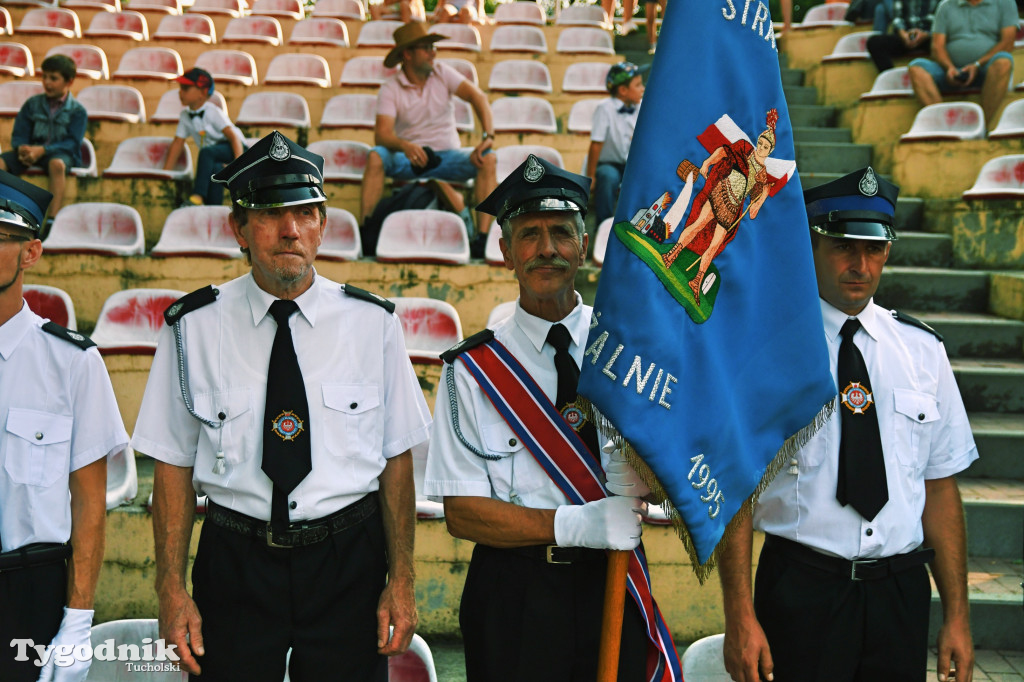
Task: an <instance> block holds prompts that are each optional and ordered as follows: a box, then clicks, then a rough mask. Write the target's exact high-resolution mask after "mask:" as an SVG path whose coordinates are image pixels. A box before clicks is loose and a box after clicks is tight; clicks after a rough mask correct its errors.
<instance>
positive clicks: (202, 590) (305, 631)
mask: <svg viewBox="0 0 1024 682" xmlns="http://www.w3.org/2000/svg"><path fill="white" fill-rule="evenodd" d="M386 575H387V551H386V545H385V541H384V527H383V525H382V522H381V515H380V513H379V512H375V513H374V514H373V515H371V516H370V517H368V518H366V519H365V520H363V521H362V522H359V523H357V524H356V525H354V526H352V527H350V528H347V529H345V530H343V531H341V532H339V533H335V534H333V535H330V536H329V537H328V538H327V539H326V540H324V541H322V542H319V543H316V544H313V545H308V546H305V547H296V548H291V549H279V548H274V547H269V546H268V545H267V542H266V540H264V539H259V538H251V537H246V536H244V535H241V534H239V533H236V532H235V531H232V530H228V529H225V528H222V527H219V526H216V525H214V524H213V523H209V522H207V523H204V524H203V530H202V534H201V535H200V538H199V550H198V552H197V554H196V560H195V564H194V565H193V567H192V584H193V598H194V599H195V602H196V605H197V606H198V608H199V615H200V616H201V617H202V619H203V625H202V631H203V646H204V649H205V650H206V654H205V655H204V656H202V657H200V658H197V660H198V662H199V665H200V666H202V669H203V670H202V676H201V677H196V676H192V677H191V678H190V679H191V680H192V681H193V682H263V681H265V682H281V680H282V679H283V678H284V672H285V658H286V654H287V651H288V649H289V648H291V650H292V655H291V662H290V664H289V666H288V673H289V676H290V677H291V679H292V680H293V682H327V681H329V680H337V681H339V682H341V681H344V682H384V681H385V680H387V679H388V669H387V657H386V656H380V655H378V654H377V602H378V600H379V598H380V594H381V591H382V590H383V589H384V585H385V579H386Z"/></svg>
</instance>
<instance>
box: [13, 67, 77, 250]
mask: <svg viewBox="0 0 1024 682" xmlns="http://www.w3.org/2000/svg"><path fill="white" fill-rule="evenodd" d="M42 71H43V94H41V95H34V96H32V97H29V98H28V99H27V100H25V103H24V104H23V105H21V109H20V110H18V115H17V116H16V117H15V119H14V129H13V130H12V132H11V148H10V149H9V150H8V151H6V152H4V153H3V154H0V170H4V171H8V172H9V173H11V174H13V175H21V174H22V173H24V172H25V171H26V170H28V169H29V167H31V166H42V167H43V168H45V169H46V174H47V175H48V176H49V177H50V193H51V194H53V200H52V201H51V202H50V208H49V211H48V213H47V214H46V215H47V217H46V220H45V223H44V225H43V228H42V232H41V234H42V238H44V239H45V238H46V235H47V234H49V232H50V227H51V226H52V225H53V216H55V215H57V212H58V211H60V209H61V207H62V206H63V205H64V189H65V184H66V183H65V177H66V176H67V174H68V173H70V172H71V169H72V168H73V167H75V166H81V165H82V140H83V139H85V124H86V122H87V120H88V116H87V114H86V112H85V107H83V106H82V105H81V104H79V102H78V100H76V99H75V97H74V95H72V94H71V85H72V84H73V83H74V82H75V76H76V75H77V74H78V69H77V68H76V67H75V62H74V61H73V60H72V59H71V58H70V57H67V56H65V55H62V54H55V55H51V56H49V57H47V58H46V59H44V60H43V63H42Z"/></svg>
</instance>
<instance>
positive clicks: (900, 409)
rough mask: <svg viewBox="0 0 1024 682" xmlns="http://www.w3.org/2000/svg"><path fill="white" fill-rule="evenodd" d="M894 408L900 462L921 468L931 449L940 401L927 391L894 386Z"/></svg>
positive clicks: (895, 435)
mask: <svg viewBox="0 0 1024 682" xmlns="http://www.w3.org/2000/svg"><path fill="white" fill-rule="evenodd" d="M893 409H894V410H895V412H896V414H895V415H893V428H894V431H895V433H894V434H893V435H894V437H895V442H896V445H897V451H896V455H897V457H898V459H899V461H900V464H902V465H903V466H907V467H912V468H914V469H915V470H916V469H923V468H924V465H925V464H926V463H927V461H928V452H929V450H930V449H931V439H932V431H933V430H934V428H935V425H936V423H937V422H938V420H939V403H938V401H937V400H936V399H935V396H933V395H931V394H929V393H921V392H920V391H913V390H910V389H906V388H895V389H893Z"/></svg>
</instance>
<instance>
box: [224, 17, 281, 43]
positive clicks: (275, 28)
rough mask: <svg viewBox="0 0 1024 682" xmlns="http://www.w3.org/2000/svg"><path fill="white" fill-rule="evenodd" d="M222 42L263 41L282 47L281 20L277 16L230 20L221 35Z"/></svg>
mask: <svg viewBox="0 0 1024 682" xmlns="http://www.w3.org/2000/svg"><path fill="white" fill-rule="evenodd" d="M220 42H222V43H261V44H263V45H273V46H274V47H280V46H281V42H282V34H281V22H280V21H278V20H277V19H276V18H275V17H266V16H261V17H257V16H248V17H238V18H237V19H232V20H231V21H229V22H228V25H227V27H226V28H225V29H224V35H222V36H221V38H220Z"/></svg>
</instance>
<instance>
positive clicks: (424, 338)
mask: <svg viewBox="0 0 1024 682" xmlns="http://www.w3.org/2000/svg"><path fill="white" fill-rule="evenodd" d="M449 215H455V214H454V213H452V214H449ZM456 219H458V216H456ZM460 222H461V220H460ZM391 300H392V301H393V302H394V304H395V314H396V315H398V319H399V320H401V321H402V331H403V332H404V333H405V349H406V351H407V352H408V353H409V359H410V360H412V361H413V362H414V363H419V364H431V365H439V364H441V358H440V355H441V353H443V352H444V351H446V350H448V349H449V348H451V347H452V346H454V345H455V344H457V343H458V342H459V341H461V340H462V322H461V321H460V320H459V313H458V311H457V310H456V309H455V306H453V305H452V304H451V303H448V302H446V301H438V300H436V299H433V298H415V297H401V296H396V297H395V298H392V299H391Z"/></svg>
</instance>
